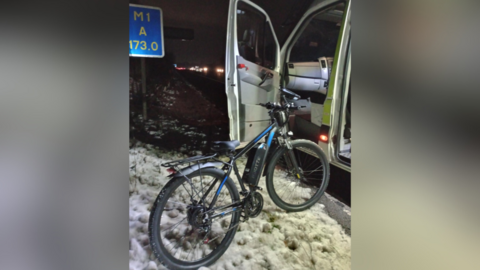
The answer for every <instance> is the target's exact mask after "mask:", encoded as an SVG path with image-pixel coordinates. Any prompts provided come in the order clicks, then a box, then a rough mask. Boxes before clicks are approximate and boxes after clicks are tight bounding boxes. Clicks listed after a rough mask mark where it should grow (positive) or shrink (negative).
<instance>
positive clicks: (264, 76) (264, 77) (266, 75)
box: [258, 71, 273, 86]
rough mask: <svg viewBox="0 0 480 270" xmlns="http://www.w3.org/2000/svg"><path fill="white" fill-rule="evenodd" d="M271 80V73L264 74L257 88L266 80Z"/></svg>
mask: <svg viewBox="0 0 480 270" xmlns="http://www.w3.org/2000/svg"><path fill="white" fill-rule="evenodd" d="M271 78H273V74H272V73H271V72H268V71H267V72H266V73H265V74H264V75H263V77H262V81H261V82H260V83H259V84H258V86H261V85H262V84H263V83H264V82H265V81H266V80H267V79H271Z"/></svg>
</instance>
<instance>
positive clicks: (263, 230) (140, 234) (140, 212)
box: [129, 142, 351, 270]
mask: <svg viewBox="0 0 480 270" xmlns="http://www.w3.org/2000/svg"><path fill="white" fill-rule="evenodd" d="M183 157H185V156H183V155H182V154H179V153H178V152H168V151H161V150H158V149H156V148H155V147H153V146H151V145H145V144H142V143H139V142H137V143H136V144H135V146H133V147H132V148H131V149H130V192H131V195H130V202H129V213H130V214H129V216H130V220H129V224H130V269H135V270H143V269H165V268H164V267H163V266H162V265H161V264H159V263H158V261H157V260H156V258H155V256H154V255H153V253H152V252H151V248H150V245H149V239H148V218H149V215H150V208H151V207H152V204H153V202H154V201H155V199H156V197H157V194H158V193H159V191H160V190H161V188H162V187H163V186H164V185H165V184H166V183H167V182H168V180H169V179H168V178H167V175H168V174H169V173H168V172H167V171H166V168H164V167H161V166H160V164H161V163H164V162H167V161H170V160H174V159H180V158H183ZM245 163H246V159H245V158H242V159H240V160H239V162H238V166H239V170H240V172H243V169H244V167H245ZM232 178H233V179H234V181H235V182H236V177H234V176H232ZM264 179H265V178H264V177H263V178H262V179H261V180H260V186H261V187H262V188H263V191H260V192H261V194H262V196H263V198H264V200H265V203H264V208H263V211H262V213H261V214H260V215H259V216H258V217H256V218H252V219H250V220H248V221H247V222H245V223H240V225H239V226H238V231H237V233H236V235H235V238H234V240H233V242H232V244H231V245H230V247H229V248H228V249H227V251H226V252H225V254H224V255H223V256H222V257H221V258H220V259H219V260H218V261H217V262H215V264H213V265H211V266H209V267H208V268H206V267H204V268H201V269H203V270H207V269H211V270H220V269H225V270H229V269H245V270H247V269H248V270H250V269H252V270H255V269H338V270H340V269H350V248H351V239H350V236H348V235H347V234H346V233H345V232H344V230H343V229H342V227H341V226H340V225H339V224H338V223H337V222H336V221H335V220H333V219H332V218H330V217H329V216H328V215H327V214H326V212H325V210H324V206H323V205H322V204H319V203H317V204H315V205H314V206H313V207H312V208H310V209H309V210H306V211H304V212H299V213H286V212H285V211H284V210H282V209H280V208H278V207H277V206H276V205H275V204H274V203H273V201H272V200H271V199H270V197H269V196H268V192H267V190H266V187H265V180H264Z"/></svg>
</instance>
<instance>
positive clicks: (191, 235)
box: [148, 168, 240, 269]
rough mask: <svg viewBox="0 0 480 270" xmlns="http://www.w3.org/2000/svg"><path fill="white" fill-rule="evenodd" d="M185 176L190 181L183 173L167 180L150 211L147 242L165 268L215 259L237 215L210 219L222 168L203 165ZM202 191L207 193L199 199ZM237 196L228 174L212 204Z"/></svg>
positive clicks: (193, 265)
mask: <svg viewBox="0 0 480 270" xmlns="http://www.w3.org/2000/svg"><path fill="white" fill-rule="evenodd" d="M187 177H188V178H190V179H191V181H192V184H190V183H189V182H188V181H187V179H186V178H185V177H176V178H173V179H172V180H170V182H168V183H167V184H166V185H165V187H164V188H163V189H162V191H161V192H160V194H159V195H158V198H157V200H156V201H155V203H154V205H153V207H152V210H151V212H150V221H149V226H148V227H149V237H150V245H151V247H152V250H153V252H154V253H155V256H156V257H157V259H158V260H159V261H160V262H161V263H162V264H163V265H164V266H166V267H167V268H168V269H198V268H200V267H202V266H207V265H210V264H212V263H214V262H215V261H216V260H218V258H220V256H222V254H223V253H224V252H225V251H226V250H227V248H228V246H229V245H230V243H231V242H232V240H233V238H234V236H235V233H236V231H237V230H236V226H237V225H238V223H239V219H240V213H239V212H233V213H232V214H230V215H225V216H223V215H221V217H218V218H215V219H212V216H213V215H215V214H218V213H216V212H213V211H209V210H210V209H209V206H210V202H211V201H212V199H213V197H214V195H215V193H216V191H217V188H218V186H219V185H220V184H221V182H222V180H223V177H224V172H223V171H221V170H219V169H216V168H206V169H200V170H198V171H195V172H193V173H191V174H190V175H187ZM209 187H212V189H211V190H210V191H209V192H208V190H209ZM204 194H208V195H207V196H206V199H205V201H204V202H202V201H201V198H202V197H204ZM239 200H240V196H239V194H238V190H237V188H236V186H235V184H234V183H233V181H232V179H231V178H228V179H227V181H226V182H225V185H224V186H223V188H222V190H221V192H220V193H219V196H218V199H217V201H216V203H215V205H214V206H213V207H212V208H216V207H218V206H223V205H230V204H232V203H233V202H236V201H239ZM224 211H225V210H224Z"/></svg>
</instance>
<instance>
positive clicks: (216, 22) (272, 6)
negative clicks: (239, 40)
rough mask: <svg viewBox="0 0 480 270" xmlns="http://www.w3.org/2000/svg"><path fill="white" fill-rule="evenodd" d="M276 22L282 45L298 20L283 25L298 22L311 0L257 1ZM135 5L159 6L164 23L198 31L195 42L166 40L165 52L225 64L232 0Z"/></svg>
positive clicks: (149, 0) (146, 0) (139, 0)
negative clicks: (228, 16)
mask: <svg viewBox="0 0 480 270" xmlns="http://www.w3.org/2000/svg"><path fill="white" fill-rule="evenodd" d="M252 2H254V3H256V4H258V5H259V6H261V7H262V8H263V9H264V10H265V11H266V12H267V13H268V14H269V15H270V18H271V20H272V22H273V26H274V28H275V32H276V34H277V38H278V39H279V42H280V44H282V43H283V40H284V39H285V38H286V34H288V32H289V31H291V28H292V27H293V26H294V25H295V23H293V24H290V25H287V26H285V27H282V26H281V25H282V24H283V23H284V22H285V21H286V20H287V19H289V18H291V19H293V22H296V21H297V20H298V19H299V17H295V13H297V14H300V13H301V11H302V10H304V9H305V8H306V7H307V6H308V5H309V4H310V3H311V2H312V0H275V1H273V0H255V1H252ZM130 3H132V4H139V5H148V6H156V7H160V8H161V9H162V11H163V16H164V18H163V22H164V25H165V26H168V27H179V28H191V29H193V30H194V32H195V38H194V40H192V41H181V40H172V39H166V40H165V51H166V53H173V54H174V55H175V62H176V63H183V62H189V63H190V64H191V65H209V64H214V65H222V66H223V65H224V62H225V44H226V28H227V15H228V5H229V0H175V1H172V0H136V1H130Z"/></svg>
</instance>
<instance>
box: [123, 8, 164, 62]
mask: <svg viewBox="0 0 480 270" xmlns="http://www.w3.org/2000/svg"><path fill="white" fill-rule="evenodd" d="M162 15H163V14H162V9H160V8H158V7H148V6H140V5H133V4H130V40H129V45H130V53H129V55H130V56H136V57H163V56H164V54H165V50H164V47H163V16H162Z"/></svg>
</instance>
